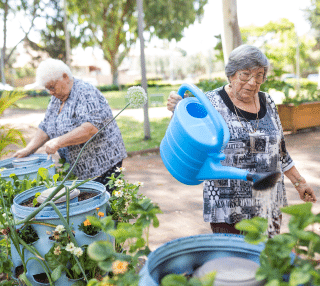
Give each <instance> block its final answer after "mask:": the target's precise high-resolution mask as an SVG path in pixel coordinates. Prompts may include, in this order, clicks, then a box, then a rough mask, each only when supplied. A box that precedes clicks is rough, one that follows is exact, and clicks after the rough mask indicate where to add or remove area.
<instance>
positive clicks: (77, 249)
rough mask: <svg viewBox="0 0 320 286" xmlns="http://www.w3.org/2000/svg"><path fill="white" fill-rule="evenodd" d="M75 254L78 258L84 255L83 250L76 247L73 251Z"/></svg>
mask: <svg viewBox="0 0 320 286" xmlns="http://www.w3.org/2000/svg"><path fill="white" fill-rule="evenodd" d="M73 254H74V255H75V256H77V257H80V256H81V255H82V254H83V250H82V249H81V248H80V247H76V248H75V249H74V250H73Z"/></svg>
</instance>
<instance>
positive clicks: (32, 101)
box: [16, 86, 179, 110]
mask: <svg viewBox="0 0 320 286" xmlns="http://www.w3.org/2000/svg"><path fill="white" fill-rule="evenodd" d="M178 88H179V86H165V87H149V88H148V95H149V106H150V107H154V106H165V105H166V102H167V99H168V96H169V93H170V91H171V90H178ZM126 93H127V91H126V90H122V91H108V92H103V95H104V96H105V97H106V99H107V100H108V102H109V105H110V107H111V109H114V110H116V109H122V108H123V107H124V106H125V105H126V99H125V95H126ZM158 94H160V95H161V94H162V95H163V96H150V95H158ZM50 98H51V96H38V97H26V98H23V99H20V100H19V101H17V103H16V105H17V107H18V108H23V109H46V108H47V106H48V103H49V101H50ZM159 101H161V102H160V103H159ZM128 108H130V106H129V107H128Z"/></svg>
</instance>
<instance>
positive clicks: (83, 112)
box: [39, 79, 127, 179]
mask: <svg viewBox="0 0 320 286" xmlns="http://www.w3.org/2000/svg"><path fill="white" fill-rule="evenodd" d="M60 105H61V101H60V100H59V99H57V98H56V97H54V96H52V97H51V101H50V103H49V105H48V108H47V111H46V114H45V118H44V120H43V121H42V122H41V123H40V125H39V128H40V129H41V130H43V131H44V132H45V133H46V134H47V135H48V136H49V137H50V139H53V138H56V137H59V136H62V135H64V134H66V133H68V132H70V131H72V130H73V129H75V128H77V127H79V126H80V125H82V124H83V123H85V122H90V123H91V124H92V125H93V126H95V127H96V128H97V129H100V128H102V127H103V126H104V125H105V124H106V123H107V122H108V121H109V120H110V119H112V117H113V116H112V111H111V109H110V106H109V104H108V102H107V100H106V99H105V98H104V96H103V95H102V94H101V92H100V91H99V90H98V89H97V88H96V87H94V86H93V85H91V84H89V83H86V82H84V81H82V80H80V79H74V82H73V86H72V89H71V92H70V95H69V97H68V99H67V100H66V101H65V104H64V106H63V108H62V110H61V112H60V113H59V109H60ZM84 144H85V143H83V144H79V145H74V146H68V147H64V148H60V149H59V150H58V153H59V155H60V157H61V158H65V159H66V161H67V162H68V163H70V164H71V166H72V165H73V163H74V162H75V160H76V158H77V156H78V154H79V152H80V150H81V148H82V147H83V145H84ZM126 157H127V153H126V150H125V146H124V143H123V140H122V136H121V133H120V130H119V127H118V126H117V123H116V122H115V121H113V122H111V123H110V124H109V125H108V126H107V127H106V128H105V129H104V130H103V131H102V132H101V133H99V134H98V135H97V137H96V138H94V139H93V141H92V142H90V143H89V144H88V145H87V146H86V148H85V150H84V151H83V153H82V155H81V157H80V159H79V161H78V163H77V164H76V166H75V168H74V170H73V173H74V174H75V175H76V176H77V177H78V178H79V179H88V178H92V177H95V176H100V175H102V174H103V173H105V172H106V171H108V170H109V169H110V168H111V167H112V166H114V165H116V164H117V163H118V162H120V161H121V160H123V159H124V158H126Z"/></svg>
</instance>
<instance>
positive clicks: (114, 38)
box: [69, 0, 207, 84]
mask: <svg viewBox="0 0 320 286" xmlns="http://www.w3.org/2000/svg"><path fill="white" fill-rule="evenodd" d="M69 1H70V4H71V5H70V10H71V11H72V13H73V14H74V15H77V17H78V23H79V27H80V28H81V30H82V43H83V45H85V46H86V45H92V46H93V45H98V46H99V47H100V48H101V49H102V51H103V55H104V58H105V59H106V60H107V61H108V62H109V64H110V66H111V72H112V74H113V83H114V84H118V68H119V66H120V64H121V63H122V61H123V59H124V58H125V56H126V55H127V54H128V52H129V50H130V47H131V46H132V44H133V43H135V42H136V40H137V37H138V20H137V18H138V15H137V9H136V1H135V0H89V1H87V2H84V1H82V0H69ZM206 3H207V0H176V1H168V0H158V1H153V0H145V1H144V3H143V4H144V20H145V30H146V31H148V32H149V35H150V37H152V36H157V37H159V38H160V39H168V40H172V39H176V40H177V41H179V40H180V39H181V38H182V37H183V30H184V28H186V27H188V26H189V25H190V24H192V23H194V21H195V20H196V18H199V19H200V18H201V16H202V15H203V12H204V10H203V7H204V5H205V4H206Z"/></svg>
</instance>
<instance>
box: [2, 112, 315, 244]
mask: <svg viewBox="0 0 320 286" xmlns="http://www.w3.org/2000/svg"><path fill="white" fill-rule="evenodd" d="M18 113H19V114H18ZM128 114H130V116H134V117H135V118H137V119H138V120H142V118H143V111H142V110H139V111H137V112H135V111H132V110H130V109H129V110H125V111H124V112H123V113H122V114H121V115H120V116H129V115H128ZM139 114H140V115H139ZM149 114H150V118H155V117H164V116H167V117H170V116H171V113H170V112H167V111H166V109H165V108H151V109H150V110H149ZM43 115H44V113H43V112H34V113H32V114H28V113H27V112H24V113H23V112H22V111H21V110H20V111H19V112H15V114H9V112H8V113H7V114H6V115H5V116H4V117H2V118H1V119H0V124H4V123H13V124H17V125H18V126H19V127H20V128H21V127H26V129H27V130H28V134H29V138H30V136H31V134H32V133H33V132H34V131H35V126H37V124H38V123H39V120H40V121H41V120H42V118H43ZM139 118H140V119H139ZM285 137H286V144H287V149H288V150H289V152H290V155H291V157H292V158H293V160H294V161H295V163H296V167H297V168H298V170H299V171H300V173H301V174H302V175H303V176H304V177H305V178H306V179H307V181H308V182H309V183H310V184H311V186H312V187H313V188H314V190H315V191H316V195H317V198H318V199H319V200H320V189H319V186H320V130H319V129H318V130H317V129H315V130H313V131H312V130H309V131H308V132H301V133H298V134H288V135H286V136H285ZM39 151H40V152H41V151H42V150H41V149H40V150H39ZM56 158H57V156H56ZM124 167H125V168H126V171H125V178H126V179H127V180H129V181H130V182H136V181H141V182H144V187H143V188H141V192H142V193H143V194H144V195H146V196H148V197H150V198H151V199H152V200H153V201H154V202H156V203H158V204H159V206H160V208H161V209H162V211H163V214H161V215H159V220H160V227H159V228H157V229H154V228H151V231H150V248H151V250H154V249H155V248H157V247H158V246H160V245H162V244H163V243H165V242H168V241H170V240H172V239H175V238H178V237H184V236H190V235H197V234H202V233H210V227H209V224H208V223H205V222H204V221H203V218H202V186H201V185H198V186H186V185H183V184H181V183H180V182H178V181H177V180H175V179H174V178H173V177H172V176H171V175H170V174H169V172H168V171H167V170H166V168H165V167H164V165H163V163H162V160H161V158H160V156H159V155H158V154H149V155H141V156H134V157H131V158H127V159H125V160H124ZM285 185H286V188H287V193H288V200H289V204H295V203H301V201H300V199H299V197H298V194H297V192H296V191H295V189H294V188H293V186H292V185H291V183H290V182H289V180H287V179H286V180H285ZM313 211H314V212H316V213H320V203H316V204H314V207H313ZM287 222H288V217H284V222H283V226H282V232H285V231H287V227H286V225H287ZM315 231H319V227H317V228H316V229H315Z"/></svg>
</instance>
